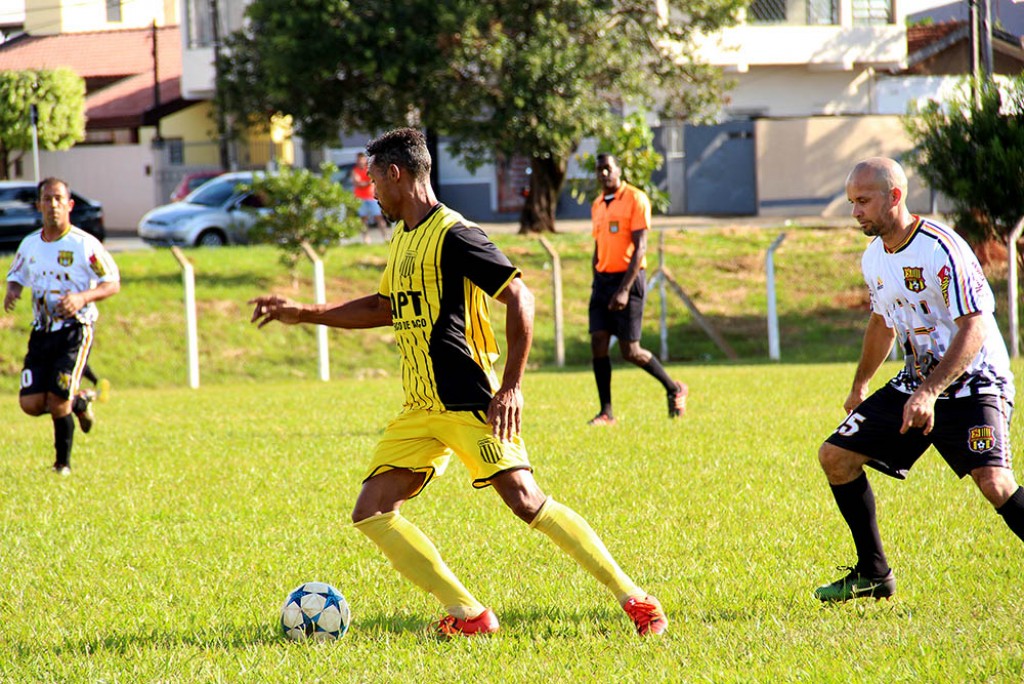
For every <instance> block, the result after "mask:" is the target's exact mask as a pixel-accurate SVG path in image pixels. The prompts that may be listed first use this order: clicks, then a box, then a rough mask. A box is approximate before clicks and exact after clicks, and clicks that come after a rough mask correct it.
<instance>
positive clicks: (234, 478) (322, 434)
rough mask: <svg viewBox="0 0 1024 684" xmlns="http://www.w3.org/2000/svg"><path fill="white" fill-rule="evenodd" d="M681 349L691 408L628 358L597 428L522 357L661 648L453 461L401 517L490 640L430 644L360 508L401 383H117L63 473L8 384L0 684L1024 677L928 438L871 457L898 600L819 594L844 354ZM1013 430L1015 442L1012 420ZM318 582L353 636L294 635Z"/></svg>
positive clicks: (559, 493)
mask: <svg viewBox="0 0 1024 684" xmlns="http://www.w3.org/2000/svg"><path fill="white" fill-rule="evenodd" d="M242 289H244V288H242V287H241V286H239V290H240V291H241V290H242ZM143 361H144V359H142V360H140V362H143ZM108 364H109V360H108ZM671 370H672V372H673V373H674V374H676V375H678V376H680V377H682V378H683V379H685V380H686V381H687V382H688V383H689V384H690V387H691V389H692V397H691V407H690V411H689V413H688V414H687V416H686V418H685V419H684V420H682V421H678V422H670V421H668V420H667V419H666V418H665V417H664V410H665V408H664V397H663V396H662V394H661V392H660V391H659V390H658V388H657V387H656V385H655V383H654V381H652V380H651V379H650V378H648V377H647V376H646V375H644V374H643V373H642V372H640V371H638V370H635V369H623V368H622V367H621V365H619V366H617V367H616V372H615V375H614V388H615V396H616V401H617V406H618V414H619V417H620V419H621V422H620V424H619V425H618V426H616V427H614V428H607V429H593V428H587V427H586V425H585V421H586V419H587V418H588V417H590V415H591V414H592V413H593V409H594V403H595V399H594V397H593V394H594V390H593V382H592V378H591V375H590V373H589V372H586V371H582V370H570V371H564V372H552V371H533V372H531V373H530V374H529V375H528V379H527V382H526V387H525V391H526V398H527V405H526V428H525V438H526V440H527V443H528V446H529V448H530V453H531V458H532V460H533V462H534V465H535V467H536V472H537V477H538V480H539V482H540V483H541V485H542V486H543V487H544V488H545V490H546V491H547V492H548V493H549V494H550V495H552V496H554V497H555V498H557V499H558V500H560V501H562V502H564V503H565V504H567V505H569V506H571V507H573V508H574V509H576V510H577V511H579V512H580V513H581V514H583V515H584V516H585V517H586V518H588V519H589V521H590V522H591V523H592V525H593V526H594V527H595V528H596V529H597V530H598V531H599V533H600V534H601V535H602V536H603V538H604V540H605V542H606V543H607V545H608V547H609V549H610V550H611V551H612V552H613V553H614V555H615V556H616V557H617V559H618V560H619V562H620V564H621V565H622V566H623V568H624V569H626V570H627V571H628V572H629V573H631V574H632V575H633V576H634V577H635V578H636V579H637V580H638V581H639V582H640V583H641V584H642V585H643V586H644V587H645V588H646V589H648V590H649V591H650V592H652V593H654V594H656V595H657V596H658V597H659V598H660V599H661V600H662V602H663V603H664V604H665V607H666V609H667V610H668V612H669V614H670V617H671V619H672V625H671V627H670V631H669V633H668V635H667V636H666V637H665V638H662V639H652V640H641V639H639V638H637V637H636V636H635V635H634V634H632V633H631V630H630V626H629V624H628V621H627V619H626V617H625V615H624V614H623V613H622V612H621V610H620V609H619V608H618V606H617V605H616V604H615V601H614V600H613V599H612V597H611V596H610V595H609V594H608V593H607V592H606V591H605V590H604V589H603V588H601V587H599V586H598V585H597V584H596V582H595V581H594V580H592V579H591V578H590V577H589V576H588V575H586V574H585V573H584V572H582V571H581V570H579V569H578V568H577V567H576V566H575V565H574V564H573V563H571V562H570V561H569V560H568V559H567V558H566V557H565V556H564V555H563V554H561V553H560V552H559V551H558V550H557V549H556V548H555V547H554V545H553V544H551V543H550V542H549V541H548V540H547V538H545V537H544V536H543V535H541V534H539V533H534V532H531V531H530V530H528V529H527V528H526V526H525V525H523V524H522V523H521V522H519V521H518V520H516V519H515V518H514V516H512V515H511V514H510V513H509V512H508V511H507V510H506V509H505V508H504V507H503V506H502V505H501V503H500V502H499V500H498V498H497V497H496V496H495V495H494V493H493V492H492V491H490V490H483V491H478V490H474V489H472V487H470V485H469V482H468V481H467V478H466V473H465V470H464V469H463V468H462V466H461V464H458V463H453V464H452V466H451V468H450V469H449V472H448V474H447V475H446V476H445V477H444V478H441V479H439V480H435V482H434V483H432V484H431V485H430V486H429V487H428V489H427V491H426V492H425V493H424V495H423V496H421V497H420V498H418V499H414V500H413V501H411V502H409V503H408V504H407V505H406V507H405V509H404V511H405V514H406V515H407V516H408V517H409V518H410V519H411V520H413V521H415V522H416V523H417V524H418V525H419V526H420V527H421V528H422V529H423V530H424V531H425V532H426V533H427V534H428V535H430V536H431V537H432V538H433V539H434V541H435V542H436V543H437V545H438V547H439V548H440V550H441V552H442V553H443V554H444V556H445V558H446V559H447V561H448V562H449V564H450V565H451V566H452V568H453V569H454V570H455V571H456V572H457V573H459V575H460V576H461V577H462V579H463V580H464V581H465V583H466V584H467V585H468V587H469V588H470V589H471V590H472V591H473V592H475V593H476V594H477V595H478V596H479V598H480V599H482V600H483V601H485V602H486V603H487V604H488V605H490V606H492V607H493V608H494V609H495V611H496V612H497V613H498V615H499V617H500V619H501V621H502V631H501V632H500V633H499V634H498V635H495V636H493V637H485V638H479V639H473V640H459V641H454V642H440V641H436V640H433V639H431V638H427V637H426V636H425V635H424V632H423V628H424V627H425V625H426V624H427V622H428V621H429V620H431V619H436V617H437V616H438V615H439V614H440V608H439V606H437V605H435V603H434V601H433V600H432V599H431V598H430V597H428V596H427V595H425V594H423V593H422V592H420V591H419V590H418V589H416V588H414V587H413V586H412V585H410V584H409V583H408V582H406V581H405V580H403V579H401V578H400V577H399V576H398V574H397V573H396V572H395V571H394V570H393V569H392V568H391V567H390V566H389V565H388V563H387V562H386V561H385V560H384V559H383V557H382V556H381V555H380V554H379V553H378V552H377V551H376V549H375V548H374V547H373V545H372V544H371V543H370V542H369V541H368V540H366V539H365V538H363V537H362V535H360V534H359V533H358V532H356V531H355V530H354V529H353V528H352V527H351V526H350V525H349V524H348V522H347V521H348V514H349V510H350V509H351V506H352V504H353V502H354V499H355V496H356V493H357V492H358V488H359V481H360V478H361V475H362V472H363V468H364V466H365V463H366V462H367V459H368V457H369V454H370V450H371V448H372V445H373V444H374V442H375V440H376V438H377V436H378V435H379V433H380V430H381V429H382V427H383V425H384V424H385V422H386V421H387V419H388V418H389V417H390V416H391V415H392V414H394V413H395V411H396V410H397V407H398V404H399V402H400V394H401V393H400V388H399V386H398V382H397V380H395V379H394V378H391V377H386V378H366V379H341V380H336V381H332V382H329V383H321V382H318V381H315V380H278V381H267V382H262V383H260V384H258V385H256V384H252V383H250V382H241V383H223V384H220V385H209V386H204V387H203V388H201V389H200V390H198V391H192V390H188V389H159V390H154V389H145V388H142V389H139V388H125V387H116V386H115V392H116V393H115V394H114V396H113V399H112V401H111V402H110V403H108V404H102V405H99V406H98V407H97V414H98V422H97V425H96V428H95V429H94V431H93V433H91V434H89V435H87V436H82V435H81V433H79V434H78V436H77V443H76V447H75V453H74V457H73V464H74V472H73V474H72V475H71V476H70V477H66V478H59V477H56V476H54V475H52V474H51V473H49V472H48V471H47V467H48V465H49V463H50V460H51V458H52V455H51V454H52V451H51V449H52V446H51V443H52V435H51V430H50V426H49V421H48V420H46V419H45V418H43V419H32V418H29V417H27V416H24V415H22V414H21V413H20V412H19V411H18V409H17V406H16V404H15V402H14V401H13V397H9V400H7V401H5V402H3V403H2V404H0V422H2V424H3V425H4V429H3V430H2V431H0V540H2V541H0V568H2V570H3V573H2V578H0V625H2V637H0V681H3V682H124V683H128V682H272V681H309V682H318V681H319V682H328V681H330V682H339V681H340V682H442V681H494V682H499V681H509V682H651V681H658V682H668V681H673V682H675V681H687V682H768V681H801V682H851V681H857V682H967V681H970V682H1016V681H1020V680H1021V678H1022V677H1024V643H1022V641H1021V637H1020V610H1019V607H1020V605H1021V601H1022V598H1024V595H1022V589H1021V583H1020V568H1021V566H1022V562H1024V547H1022V545H1021V543H1020V542H1019V541H1018V540H1017V539H1016V538H1015V537H1014V536H1013V535H1012V534H1011V533H1010V532H1009V530H1008V529H1006V527H1005V526H1004V525H1003V523H1002V522H1001V520H1000V519H999V518H998V516H996V515H995V514H994V513H993V512H992V511H991V509H990V507H989V506H988V505H987V504H986V503H985V502H984V501H983V499H982V497H981V496H980V494H978V493H977V492H976V491H974V487H973V485H971V484H970V483H969V482H966V481H959V480H957V479H956V478H955V477H954V476H953V475H952V473H951V472H950V471H949V470H948V469H946V468H945V466H944V465H943V464H942V462H941V459H939V457H938V456H937V455H935V454H934V453H929V454H928V455H927V456H926V457H925V458H924V459H923V461H922V462H921V463H920V464H919V466H918V468H916V469H915V471H914V472H913V475H912V477H911V479H910V480H909V481H907V482H903V483H897V482H895V481H893V480H889V479H887V478H884V477H882V476H880V475H873V476H872V481H873V483H874V488H875V492H876V495H877V497H878V502H879V504H878V505H879V515H880V521H881V527H882V530H883V534H884V537H885V540H886V542H887V545H888V552H889V555H890V560H891V562H892V564H893V566H894V567H895V569H896V572H897V578H898V581H899V591H898V594H897V596H896V597H895V598H894V600H892V601H890V602H885V601H883V602H879V603H874V602H860V603H855V604H854V603H851V604H847V605H841V606H832V607H822V606H820V605H818V603H817V602H816V601H815V600H814V599H813V598H812V597H811V591H812V590H813V588H814V587H815V586H816V585H817V584H820V583H823V582H827V581H830V580H832V579H835V577H836V576H838V574H839V571H837V570H836V569H835V566H836V565H840V564H845V563H850V562H852V560H853V551H852V544H851V542H850V541H849V538H848V532H847V530H846V527H845V525H844V523H843V522H842V519H841V518H840V516H839V514H838V512H837V511H836V509H835V506H834V503H833V502H832V499H831V496H830V494H829V492H828V487H827V485H826V483H825V481H824V478H823V476H822V475H821V473H820V471H819V469H818V467H817V463H816V457H815V454H816V450H817V447H818V444H819V443H820V441H821V440H822V439H823V438H824V437H825V436H826V435H827V433H828V432H829V431H830V430H831V429H832V427H833V426H834V425H835V424H836V423H837V422H838V421H839V420H840V418H841V414H842V411H841V402H842V401H843V399H844V396H845V392H846V388H847V387H848V383H849V380H850V375H851V374H852V371H853V366H852V364H851V363H836V364H794V365H788V366H765V365H734V366H715V365H687V366H679V365H676V366H672V368H671ZM893 370H894V369H893V368H891V367H887V368H886V369H884V373H885V374H886V375H887V374H891V373H892V372H893ZM1015 370H1016V371H1017V373H1018V377H1021V376H1022V375H1024V367H1022V365H1021V364H1019V363H1018V364H1016V366H1015ZM1013 430H1014V440H1015V442H1016V444H1018V445H1019V444H1020V443H1022V439H1024V434H1022V431H1021V426H1020V421H1019V420H1017V421H1015V423H1014V426H1013ZM1017 453H1018V457H1019V454H1020V451H1019V447H1018V451H1017ZM308 580H323V581H328V582H331V583H333V584H335V585H336V586H338V587H339V588H340V589H341V590H342V591H343V592H344V593H345V595H346V596H347V597H348V599H349V601H350V603H351V606H352V610H353V616H354V618H353V625H352V628H351V631H350V633H349V634H348V635H347V636H346V637H345V638H344V640H343V641H341V642H339V643H335V644H324V645H314V644H294V643H290V642H287V641H285V640H284V639H283V638H282V637H280V635H279V633H278V631H277V627H276V620H277V611H278V608H279V606H280V603H281V602H282V601H283V600H284V597H285V595H286V594H287V592H288V591H289V590H290V589H292V588H293V587H294V586H296V585H298V584H299V583H301V582H303V581H308Z"/></svg>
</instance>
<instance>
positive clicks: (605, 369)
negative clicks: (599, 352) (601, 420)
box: [593, 356, 612, 418]
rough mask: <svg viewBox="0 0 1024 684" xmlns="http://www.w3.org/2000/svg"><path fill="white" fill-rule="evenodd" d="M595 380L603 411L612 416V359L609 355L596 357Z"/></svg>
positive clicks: (594, 361)
mask: <svg viewBox="0 0 1024 684" xmlns="http://www.w3.org/2000/svg"><path fill="white" fill-rule="evenodd" d="M593 363H594V380H595V381H597V398H598V400H599V401H600V402H601V413H603V414H604V415H606V416H608V417H609V418H611V417H612V360H611V358H610V357H608V356H599V357H595V358H594V360H593Z"/></svg>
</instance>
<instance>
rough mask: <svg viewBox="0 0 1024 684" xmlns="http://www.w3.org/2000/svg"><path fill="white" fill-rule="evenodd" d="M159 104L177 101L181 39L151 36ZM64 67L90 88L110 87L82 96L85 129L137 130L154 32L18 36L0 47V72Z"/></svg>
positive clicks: (147, 90) (145, 102)
mask: <svg viewBox="0 0 1024 684" xmlns="http://www.w3.org/2000/svg"><path fill="white" fill-rule="evenodd" d="M156 34H157V45H158V46H159V51H158V60H157V71H158V73H159V77H160V102H161V104H163V105H167V104H168V103H171V102H174V101H176V100H180V99H181V33H180V32H179V30H178V27H177V26H165V27H163V28H158V29H157V30H156ZM61 66H64V67H69V68H71V69H72V70H73V71H74V72H75V73H77V74H78V75H79V76H81V77H83V78H85V79H87V80H88V81H89V82H90V83H97V82H98V83H109V85H105V86H104V87H102V88H98V89H96V90H93V91H91V92H88V93H87V94H86V99H85V107H86V116H87V119H88V125H89V127H90V128H93V127H97V128H109V127H111V126H139V125H141V123H142V116H143V115H144V114H145V112H146V111H147V110H149V109H151V108H152V107H153V106H154V104H155V100H154V93H153V31H152V29H148V28H145V29H125V30H121V31H91V32H85V33H63V34H59V35H53V36H28V35H24V36H19V37H18V38H15V39H13V40H10V41H8V42H6V43H0V70H20V69H53V68H56V67H61Z"/></svg>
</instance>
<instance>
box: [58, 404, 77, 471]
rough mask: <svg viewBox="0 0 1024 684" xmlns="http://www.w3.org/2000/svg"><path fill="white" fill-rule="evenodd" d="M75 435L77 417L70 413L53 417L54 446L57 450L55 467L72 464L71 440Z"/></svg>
mask: <svg viewBox="0 0 1024 684" xmlns="http://www.w3.org/2000/svg"><path fill="white" fill-rule="evenodd" d="M74 437H75V417H74V416H73V415H71V414H70V413H69V414H68V415H66V416H64V417H63V418H54V419H53V448H54V449H55V450H56V451H57V459H56V461H54V464H53V465H54V467H56V468H63V467H64V466H69V465H71V442H72V441H73V440H74Z"/></svg>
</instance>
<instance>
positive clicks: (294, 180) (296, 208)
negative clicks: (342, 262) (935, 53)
mask: <svg viewBox="0 0 1024 684" xmlns="http://www.w3.org/2000/svg"><path fill="white" fill-rule="evenodd" d="M337 171H338V167H336V166H334V165H333V164H324V165H322V166H321V167H320V174H319V175H317V174H315V173H312V172H311V171H308V170H306V169H293V168H291V167H288V166H285V167H282V168H281V169H280V170H279V171H278V172H277V173H268V174H258V175H256V176H255V177H254V178H253V183H252V186H251V188H252V190H253V191H254V193H255V194H256V195H257V196H259V197H261V198H262V199H263V203H264V206H265V208H264V209H263V210H261V211H260V214H259V218H258V219H257V220H256V223H255V224H254V225H253V227H252V228H251V230H250V232H249V237H250V240H251V241H252V242H257V243H261V242H262V243H268V244H274V245H277V246H279V247H280V248H281V249H282V250H284V252H283V254H282V255H281V261H282V263H284V264H285V265H287V266H288V267H289V268H293V267H294V266H295V263H296V262H297V261H298V260H299V259H301V258H302V255H303V250H302V243H303V242H308V243H309V244H310V245H311V246H312V247H313V248H315V249H316V250H317V251H318V252H319V253H320V254H323V253H324V252H325V251H326V250H327V248H328V247H330V246H331V245H336V244H338V241H339V240H341V239H342V238H344V237H351V236H352V235H355V234H357V233H358V232H359V231H360V230H361V228H362V224H361V223H360V220H359V215H358V213H357V212H358V210H359V205H360V202H359V200H358V199H356V196H355V195H353V194H352V193H351V192H350V191H349V190H346V189H345V188H343V187H342V186H341V184H339V183H335V182H334V181H333V180H332V177H333V175H334V174H335V173H337Z"/></svg>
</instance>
